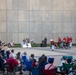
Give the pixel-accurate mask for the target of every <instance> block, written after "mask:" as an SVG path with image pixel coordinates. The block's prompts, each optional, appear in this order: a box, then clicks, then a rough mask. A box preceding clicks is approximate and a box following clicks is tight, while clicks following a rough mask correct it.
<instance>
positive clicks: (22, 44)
mask: <svg viewBox="0 0 76 75" xmlns="http://www.w3.org/2000/svg"><path fill="white" fill-rule="evenodd" d="M21 46H22V47H23V48H27V43H26V40H25V39H24V40H23V42H22V43H21Z"/></svg>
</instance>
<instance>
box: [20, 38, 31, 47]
mask: <svg viewBox="0 0 76 75" xmlns="http://www.w3.org/2000/svg"><path fill="white" fill-rule="evenodd" d="M21 46H22V47H23V48H31V47H32V46H31V42H30V39H29V38H26V39H23V41H22V43H21Z"/></svg>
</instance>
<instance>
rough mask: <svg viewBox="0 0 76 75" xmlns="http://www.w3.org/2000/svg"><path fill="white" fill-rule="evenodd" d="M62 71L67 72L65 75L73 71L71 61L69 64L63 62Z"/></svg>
mask: <svg viewBox="0 0 76 75" xmlns="http://www.w3.org/2000/svg"><path fill="white" fill-rule="evenodd" d="M63 72H64V74H67V75H69V74H70V73H73V63H71V64H65V63H63Z"/></svg>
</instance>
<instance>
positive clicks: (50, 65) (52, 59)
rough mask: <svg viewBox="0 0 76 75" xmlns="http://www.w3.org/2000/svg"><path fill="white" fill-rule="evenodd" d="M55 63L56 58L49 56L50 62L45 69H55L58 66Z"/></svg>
mask: <svg viewBox="0 0 76 75" xmlns="http://www.w3.org/2000/svg"><path fill="white" fill-rule="evenodd" d="M53 63H54V58H48V64H46V65H45V70H51V69H55V68H56V66H55V65H54V64H53Z"/></svg>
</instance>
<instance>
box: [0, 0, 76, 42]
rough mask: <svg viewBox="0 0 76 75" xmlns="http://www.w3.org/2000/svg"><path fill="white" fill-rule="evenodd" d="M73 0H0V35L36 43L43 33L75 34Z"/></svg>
mask: <svg viewBox="0 0 76 75" xmlns="http://www.w3.org/2000/svg"><path fill="white" fill-rule="evenodd" d="M75 29H76V0H0V39H1V40H2V41H6V42H10V40H11V39H13V40H14V41H15V43H20V42H21V41H22V40H23V38H30V39H33V40H34V42H38V43H40V42H41V40H42V39H44V37H47V39H48V42H49V40H50V39H51V38H53V39H54V40H55V41H57V38H58V37H59V36H60V37H64V36H72V37H73V42H75V38H76V30H75Z"/></svg>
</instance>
